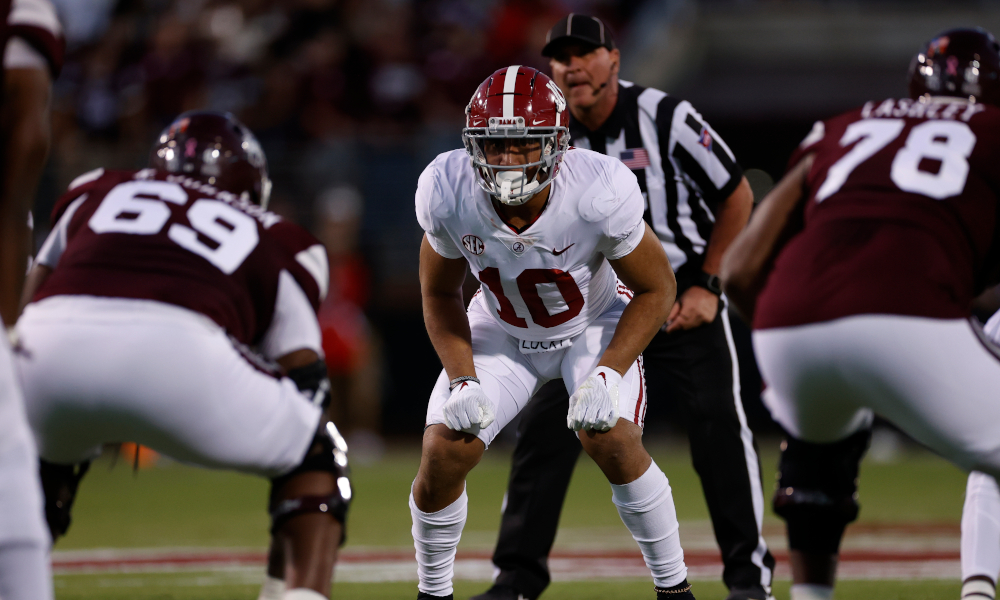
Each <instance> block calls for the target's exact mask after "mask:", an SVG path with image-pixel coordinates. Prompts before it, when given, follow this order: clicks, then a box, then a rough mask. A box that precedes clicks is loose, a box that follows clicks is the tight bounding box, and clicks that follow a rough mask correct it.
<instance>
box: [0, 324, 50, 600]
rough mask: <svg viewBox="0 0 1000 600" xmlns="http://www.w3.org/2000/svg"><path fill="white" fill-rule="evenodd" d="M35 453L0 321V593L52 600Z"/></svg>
mask: <svg viewBox="0 0 1000 600" xmlns="http://www.w3.org/2000/svg"><path fill="white" fill-rule="evenodd" d="M44 514H45V513H44V509H43V504H42V486H41V482H40V481H39V478H38V455H37V454H36V451H35V441H34V439H33V438H32V437H31V430H30V429H29V428H28V421H27V419H26V418H25V413H24V401H23V399H22V396H21V391H20V389H19V386H18V385H17V380H16V376H15V374H14V363H13V357H12V356H11V350H10V346H9V345H8V344H7V332H6V328H4V327H3V325H2V323H0V598H3V599H4V600H31V599H34V598H37V599H39V600H51V598H52V568H51V565H50V562H49V546H50V545H51V539H50V537H49V531H48V527H47V526H46V525H45V516H44Z"/></svg>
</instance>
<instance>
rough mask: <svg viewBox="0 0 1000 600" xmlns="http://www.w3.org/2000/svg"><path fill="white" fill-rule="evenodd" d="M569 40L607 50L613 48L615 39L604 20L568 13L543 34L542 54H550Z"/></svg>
mask: <svg viewBox="0 0 1000 600" xmlns="http://www.w3.org/2000/svg"><path fill="white" fill-rule="evenodd" d="M571 40H572V41H577V42H584V43H586V44H591V45H593V46H603V47H605V48H607V49H608V50H614V49H615V39H614V37H613V36H612V35H611V30H610V29H608V26H607V25H605V24H604V21H602V20H600V19H598V18H597V17H592V16H590V15H578V14H575V13H569V14H568V15H566V16H565V17H563V18H562V19H560V20H559V22H558V23H556V24H555V26H553V27H552V29H550V30H549V32H548V33H547V34H546V35H545V46H544V47H543V48H542V56H552V55H553V54H555V49H556V48H557V47H558V46H559V45H560V44H563V43H565V42H568V41H571Z"/></svg>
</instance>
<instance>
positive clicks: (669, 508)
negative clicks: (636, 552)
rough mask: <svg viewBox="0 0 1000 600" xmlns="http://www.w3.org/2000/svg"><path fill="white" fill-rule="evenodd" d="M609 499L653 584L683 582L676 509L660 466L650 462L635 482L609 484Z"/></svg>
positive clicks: (663, 586)
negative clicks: (649, 573)
mask: <svg viewBox="0 0 1000 600" xmlns="http://www.w3.org/2000/svg"><path fill="white" fill-rule="evenodd" d="M611 500H612V501H613V502H614V503H615V506H616V507H618V515H619V516H620V517H621V518H622V522H623V523H625V527H628V530H629V532H630V533H631V534H632V538H633V539H634V540H635V541H636V543H638V544H639V549H640V550H641V551H642V558H643V559H645V561H646V566H647V567H649V571H650V572H651V573H652V574H653V583H654V585H656V587H660V588H668V587H672V586H675V585H677V584H678V583H680V582H682V581H684V579H685V578H686V577H687V566H685V565H684V550H682V549H681V541H680V536H679V535H678V533H677V530H678V527H679V525H678V523H677V511H676V510H674V498H673V496H672V495H671V494H670V483H669V482H668V481H667V476H666V475H664V474H663V471H661V470H660V467H658V466H656V463H655V462H653V463H651V464H650V465H649V469H647V470H646V472H645V473H643V474H642V476H640V477H639V478H638V479H636V480H635V481H633V482H631V483H626V484H625V485H614V484H611Z"/></svg>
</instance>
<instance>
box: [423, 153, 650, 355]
mask: <svg viewBox="0 0 1000 600" xmlns="http://www.w3.org/2000/svg"><path fill="white" fill-rule="evenodd" d="M558 168H559V172H558V174H557V175H556V177H555V178H554V179H553V181H552V184H551V190H550V192H549V199H548V203H547V204H546V206H545V208H544V209H543V210H542V212H541V214H540V215H539V216H538V218H537V219H536V220H535V221H534V222H533V223H531V224H530V225H529V226H528V227H526V228H525V229H524V230H523V231H521V232H520V233H518V232H516V231H515V230H514V229H512V228H511V227H509V226H508V225H507V224H506V223H505V222H504V221H503V219H501V217H500V215H499V214H498V213H497V210H496V208H495V207H494V205H493V202H492V200H491V198H490V196H489V195H487V194H486V192H484V191H483V190H482V189H481V188H480V187H479V185H478V184H477V183H476V174H475V172H474V171H473V168H472V165H471V163H470V161H469V157H468V155H467V154H466V153H465V151H464V150H453V151H451V152H446V153H444V154H441V155H440V156H438V157H437V158H436V159H435V160H434V161H433V162H431V164H430V165H428V166H427V168H426V169H425V170H424V172H423V174H422V175H421V176H420V180H419V182H418V184H417V194H416V210H417V220H418V221H419V222H420V226H421V227H422V228H423V229H424V231H425V232H426V234H427V240H428V242H429V243H430V245H431V247H433V248H434V250H435V251H436V252H437V253H438V254H440V255H441V256H444V257H445V258H453V259H457V258H465V259H466V260H467V261H468V262H469V266H470V268H471V269H472V272H473V274H474V275H475V276H476V278H477V279H479V281H480V282H481V283H482V284H483V285H482V288H483V292H484V293H483V294H482V295H481V297H482V301H483V302H485V304H486V308H487V309H488V310H489V313H490V314H491V315H493V317H494V318H495V319H496V320H497V322H498V323H499V324H500V326H501V327H503V329H504V330H505V331H506V332H507V333H509V334H510V335H512V336H514V337H515V338H518V339H522V340H529V341H554V340H562V339H567V338H571V337H574V336H576V335H578V334H580V333H581V332H583V330H584V329H585V328H586V327H587V325H589V324H590V323H592V322H593V321H594V319H596V318H597V317H598V316H600V315H601V314H602V313H603V312H604V311H606V310H607V309H608V308H610V307H611V306H612V305H613V304H614V303H615V302H617V301H618V296H617V293H616V288H617V286H618V279H617V276H616V275H615V273H614V270H613V269H612V268H611V265H610V264H609V263H608V259H611V260H617V259H619V258H622V257H623V256H626V255H627V254H629V253H630V252H632V251H633V250H634V249H635V248H636V246H637V245H638V244H639V241H640V240H641V239H642V236H643V233H644V231H645V227H644V226H643V220H642V214H643V210H644V200H643V197H642V193H641V191H640V189H639V184H638V182H637V181H636V178H635V175H634V174H633V173H632V171H630V170H629V169H628V168H627V167H626V166H625V165H623V164H622V163H621V161H619V160H617V159H614V158H608V157H607V156H604V155H602V154H598V153H596V152H591V151H590V150H582V149H578V148H571V149H570V150H569V151H567V152H566V155H565V156H564V158H563V161H562V163H560V165H559V167H558Z"/></svg>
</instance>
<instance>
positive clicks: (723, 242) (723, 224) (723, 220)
mask: <svg viewBox="0 0 1000 600" xmlns="http://www.w3.org/2000/svg"><path fill="white" fill-rule="evenodd" d="M752 210H753V191H752V190H751V189H750V183H749V182H747V180H746V177H744V178H743V181H741V182H740V184H739V185H738V186H736V190H735V191H733V193H732V194H730V195H729V197H728V198H727V199H726V200H725V201H724V202H723V203H722V204H721V205H720V206H719V209H718V211H717V212H716V215H715V226H714V227H712V235H711V237H710V238H709V240H708V247H707V248H706V249H705V260H704V262H702V265H701V268H702V270H703V271H705V272H706V273H711V274H713V275H714V274H717V273H718V272H719V265H720V264H721V263H722V257H723V255H725V253H726V250H727V249H729V246H730V245H731V244H732V243H733V240H734V239H736V236H737V235H739V234H740V232H741V231H743V228H744V227H746V224H747V221H748V220H749V219H750V212H751V211H752Z"/></svg>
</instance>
